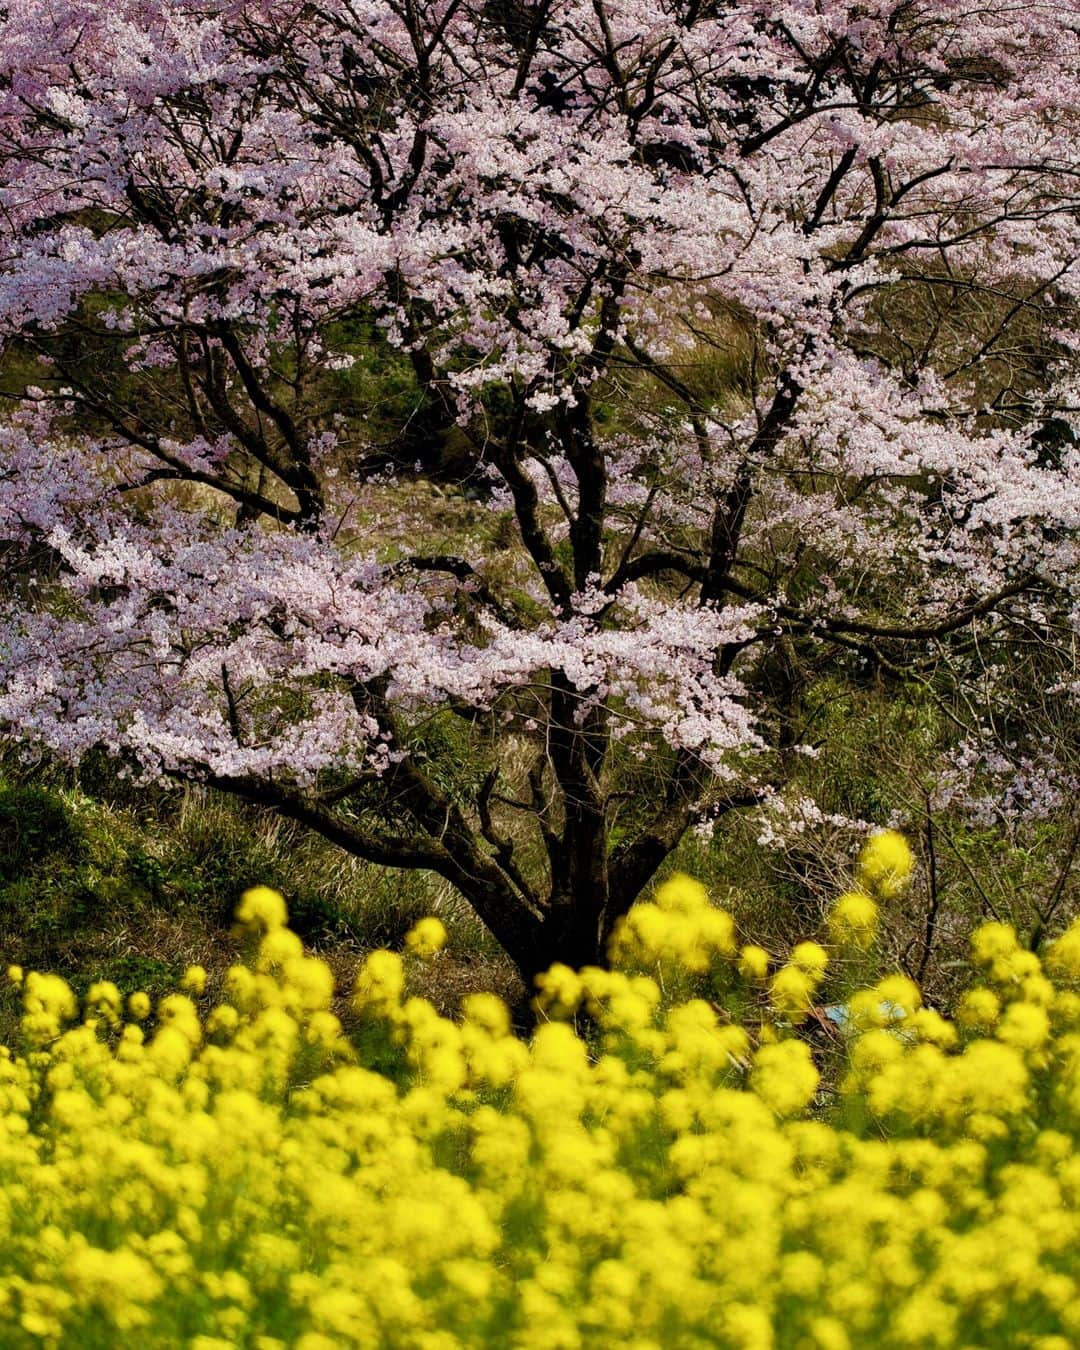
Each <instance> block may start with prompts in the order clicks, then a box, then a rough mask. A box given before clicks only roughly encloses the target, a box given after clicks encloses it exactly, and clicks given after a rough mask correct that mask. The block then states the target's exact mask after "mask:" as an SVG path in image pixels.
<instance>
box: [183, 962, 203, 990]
mask: <svg viewBox="0 0 1080 1350" xmlns="http://www.w3.org/2000/svg"><path fill="white" fill-rule="evenodd" d="M180 988H181V989H183V990H184V991H185V993H189V994H194V995H195V997H196V998H199V997H200V996H201V995H202V994H203V993H204V992H205V990H206V967H205V966H188V968H187V970H185V971H184V978H183V979H182V980H181V981H180Z"/></svg>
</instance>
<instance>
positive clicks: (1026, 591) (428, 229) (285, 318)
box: [0, 0, 1080, 976]
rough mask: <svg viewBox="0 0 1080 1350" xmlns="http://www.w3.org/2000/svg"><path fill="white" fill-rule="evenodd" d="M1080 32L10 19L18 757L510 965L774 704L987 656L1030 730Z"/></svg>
mask: <svg viewBox="0 0 1080 1350" xmlns="http://www.w3.org/2000/svg"><path fill="white" fill-rule="evenodd" d="M1078 36H1080V21H1078V13H1077V10H1076V8H1075V5H1073V4H1071V3H1064V2H1055V3H1035V4H1032V5H1027V6H1017V5H1015V4H1011V3H1005V2H1004V0H982V2H981V3H980V4H978V5H975V4H971V3H968V0H864V2H863V3H844V2H842V0H816V2H815V3H810V2H809V0H781V2H780V3H772V2H771V0H770V3H767V4H766V3H763V2H762V0H729V3H710V2H709V0H484V2H481V0H423V3H421V2H420V0H325V3H322V4H320V5H311V4H301V5H299V6H298V5H297V4H295V3H294V2H293V0H290V2H289V3H280V2H279V0H114V2H113V3H111V4H108V5H104V4H101V3H100V0H48V2H47V3H46V0H8V3H7V5H6V6H5V8H4V10H3V17H2V19H0V156H2V157H3V172H2V175H0V182H2V185H3V186H2V188H0V206H2V221H0V339H2V342H3V365H2V371H0V375H2V379H0V383H2V386H3V392H4V395H5V399H6V411H5V413H4V421H3V426H2V428H0V447H2V449H0V531H2V536H3V538H4V540H5V541H6V544H5V553H4V558H5V565H6V568H7V576H8V583H9V584H8V586H7V593H6V596H5V598H4V600H3V602H2V609H0V667H2V673H3V693H2V694H0V719H2V721H3V723H4V725H5V726H6V727H7V728H8V733H9V735H11V736H13V737H16V738H18V739H20V740H21V741H24V742H27V743H33V744H37V745H44V746H46V747H48V748H50V749H51V750H52V751H54V752H57V753H59V754H61V755H63V756H65V757H67V758H69V759H71V760H78V759H79V758H80V757H81V756H83V755H85V754H86V753H87V752H89V751H91V750H102V749H103V750H105V751H106V752H108V753H109V754H110V755H113V756H115V757H117V758H118V759H119V760H120V761H121V762H122V763H123V764H125V765H126V766H127V767H128V768H129V769H130V770H132V771H134V772H137V773H138V774H140V775H144V776H147V777H150V778H181V779H184V778H187V779H195V780H199V781H202V782H205V783H207V784H210V785H212V786H214V787H216V788H219V789H222V790H224V791H226V792H230V793H234V794H237V795H238V796H240V797H242V798H245V799H247V800H249V801H252V802H256V803H261V804H263V805H267V806H270V807H273V808H275V809H276V810H278V811H280V812H282V813H284V814H285V815H286V816H288V817H291V818H293V819H295V820H297V821H300V822H302V823H303V824H305V825H306V826H309V827H310V828H312V829H314V830H316V831H319V832H321V833H322V834H323V835H325V836H326V837H327V838H329V839H331V840H333V841H334V842H335V843H337V844H339V845H340V846H341V847H342V848H344V849H347V850H349V851H350V852H351V853H353V854H355V855H358V856H359V857H362V858H365V859H369V860H371V861H373V862H376V863H380V864H386V865H388V866H392V867H403V868H422V869H430V870H431V871H433V872H435V873H438V874H440V875H441V876H442V877H444V878H446V879H447V880H449V881H450V882H451V883H453V885H454V886H456V887H457V888H458V889H459V890H460V891H461V892H462V893H463V894H464V895H465V896H466V897H467V898H468V899H469V901H470V902H471V904H472V905H473V906H474V908H475V909H476V911H477V913H478V914H479V915H480V917H481V918H482V919H483V921H484V922H485V923H486V924H487V925H488V926H489V928H490V929H491V931H492V932H493V933H494V935H495V936H496V937H497V939H498V940H499V941H500V942H501V943H502V944H503V945H504V947H505V948H506V950H507V951H508V952H509V953H510V955H511V956H512V957H513V959H514V960H515V961H516V963H517V964H518V966H519V968H520V969H521V970H522V972H523V973H524V974H525V975H526V976H530V975H531V974H532V973H533V972H535V971H536V970H538V969H540V968H542V967H543V966H544V965H545V964H547V963H548V962H550V961H551V960H552V959H556V958H558V959H563V960H568V961H571V962H579V961H584V960H591V959H595V958H596V956H597V953H598V951H599V950H600V949H601V944H602V943H603V941H604V939H605V937H606V935H607V933H608V932H609V931H610V929H611V926H612V924H613V922H614V921H615V920H616V919H617V918H618V917H619V915H621V914H622V913H624V912H625V911H626V909H627V908H628V906H629V905H630V904H631V903H632V901H633V900H634V898H635V897H636V896H637V895H638V894H639V892H640V891H641V889H642V887H643V886H644V885H645V884H646V883H647V882H648V880H649V878H650V877H651V876H652V874H653V873H654V871H655V870H656V868H657V867H658V866H659V865H660V864H661V863H662V862H663V860H664V859H665V857H667V856H668V854H669V853H670V852H671V850H672V849H673V848H674V847H675V846H676V845H677V843H678V842H679V840H680V838H681V837H682V836H683V835H684V833H685V832H686V831H687V830H688V829H690V828H692V827H695V826H700V827H703V828H707V827H708V826H709V824H710V822H712V821H715V820H716V819H717V818H718V817H719V816H721V815H722V814H723V813H724V812H726V811H730V810H732V809H733V808H738V807H743V806H748V805H751V804H754V803H759V802H761V801H763V800H764V799H765V798H766V797H767V796H769V794H770V793H775V792H776V791H777V789H778V788H780V787H781V786H782V784H783V781H784V778H785V775H786V774H787V773H788V772H789V770H790V766H791V764H792V763H793V762H794V759H795V757H796V756H798V754H799V753H800V752H801V751H809V750H811V749H812V746H811V745H809V744H807V742H808V741H812V733H808V732H807V730H806V728H805V727H804V726H803V722H802V719H801V716H800V698H801V692H802V690H803V689H804V687H805V683H806V680H807V679H808V678H809V672H812V671H814V670H817V669H820V668H822V666H823V665H828V666H829V667H831V668H836V669H844V670H848V671H850V672H853V674H854V675H857V676H860V677H865V676H866V675H867V674H876V675H877V676H880V677H881V678H884V679H897V680H902V679H922V680H925V681H927V682H934V681H941V680H944V679H946V678H947V679H948V680H949V681H951V682H952V684H951V686H950V687H952V688H955V689H957V690H960V691H962V689H963V687H964V681H965V679H967V678H969V676H971V675H972V673H975V674H977V675H978V678H979V679H980V680H981V681H982V682H983V684H984V685H985V682H986V681H987V680H988V679H990V678H993V679H994V681H995V682H996V683H995V687H997V688H999V689H1001V690H1003V691H1006V692H1007V691H1008V689H1009V683H1010V681H1009V670H1008V661H1007V659H1005V658H1006V657H1007V653H1008V650H1009V648H1008V642H1009V638H1010V634H1015V633H1016V632H1017V631H1019V630H1020V629H1022V630H1023V631H1024V632H1025V633H1029V634H1030V633H1037V634H1038V635H1039V639H1040V643H1041V650H1042V651H1043V653H1044V654H1045V660H1044V663H1043V670H1042V676H1043V678H1044V681H1045V696H1046V698H1047V699H1051V700H1054V701H1056V704H1057V705H1059V706H1060V707H1067V706H1070V705H1071V702H1074V701H1075V699H1076V696H1077V694H1078V693H1080V680H1078V676H1077V670H1076V664H1075V655H1074V654H1075V644H1076V641H1077V633H1078V630H1080V609H1078V607H1077V600H1076V596H1077V590H1076V585H1075V583H1076V579H1077V570H1078V569H1077V563H1078V554H1077V537H1076V526H1077V523H1078V519H1080V453H1078V442H1077V431H1078V429H1080V420H1078V408H1080V385H1078V380H1077V373H1076V364H1075V354H1076V302H1077V299H1078V294H1080V271H1078V266H1077V257H1078V253H1080V214H1078V208H1080V178H1078V175H1077V168H1076V165H1077V163H1078V162H1080V158H1078V154H1077V149H1078V147H1077V121H1078V118H1077V110H1078V101H1080V82H1078V80H1077V74H1076V72H1077V70H1078V69H1080V50H1078V48H1080V41H1078ZM432 480H436V481H441V482H442V483H444V484H447V483H449V484H450V485H451V486H450V487H449V488H446V489H441V491H443V492H444V493H445V494H446V495H444V497H443V498H441V499H440V500H441V501H442V502H443V503H444V504H445V509H444V508H443V507H440V511H441V513H442V516H446V515H447V513H449V515H450V516H451V517H452V520H451V521H450V523H449V524H446V523H437V521H436V516H435V512H434V510H433V506H432V498H431V497H430V496H427V497H425V496H424V495H423V491H422V489H423V487H424V484H425V483H427V482H429V481H432ZM972 652H976V653H977V655H978V661H977V662H976V663H974V664H972V663H971V662H970V661H969V659H968V658H969V657H970V655H971V653H972ZM988 670H989V671H990V672H991V674H988ZM965 744H968V742H965ZM628 782H629V783H631V784H635V783H636V784H637V785H638V787H637V788H636V789H635V790H630V791H628V790H626V789H625V784H626V783H628ZM646 789H647V790H646Z"/></svg>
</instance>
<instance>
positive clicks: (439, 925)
mask: <svg viewBox="0 0 1080 1350" xmlns="http://www.w3.org/2000/svg"><path fill="white" fill-rule="evenodd" d="M405 946H406V948H407V949H408V950H409V951H410V952H411V953H412V955H413V956H418V957H420V958H421V960H425V961H426V960H430V959H431V957H433V956H435V955H436V954H437V953H438V952H441V951H442V949H443V948H444V947H445V946H446V927H445V925H444V924H443V922H442V920H441V919H436V918H435V917H434V916H433V915H429V916H428V917H427V918H426V919H420V920H419V922H417V923H415V924H413V926H412V927H411V928H410V929H409V931H408V932H407V933H406V934H405Z"/></svg>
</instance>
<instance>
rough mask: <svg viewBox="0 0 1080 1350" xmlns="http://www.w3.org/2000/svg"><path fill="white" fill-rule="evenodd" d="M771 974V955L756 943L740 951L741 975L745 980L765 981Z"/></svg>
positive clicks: (749, 944) (748, 944)
mask: <svg viewBox="0 0 1080 1350" xmlns="http://www.w3.org/2000/svg"><path fill="white" fill-rule="evenodd" d="M768 973H769V953H768V952H767V951H766V950H765V948H764V947H759V946H757V945H756V943H753V942H751V943H747V945H746V946H745V947H743V948H741V949H740V951H739V974H740V975H741V976H742V977H743V979H745V980H763V979H764V978H765V977H766V975H768Z"/></svg>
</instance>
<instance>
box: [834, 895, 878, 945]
mask: <svg viewBox="0 0 1080 1350" xmlns="http://www.w3.org/2000/svg"><path fill="white" fill-rule="evenodd" d="M827 923H828V928H829V936H830V937H831V938H832V940H833V941H834V942H835V943H836V944H837V945H838V946H841V947H856V948H858V949H860V950H862V951H868V950H869V949H870V947H872V946H873V943H874V938H875V937H876V936H877V928H878V907H877V904H876V903H875V901H874V899H873V898H872V897H871V896H870V895H868V894H867V893H866V891H845V893H844V894H843V895H841V896H839V897H838V899H837V900H835V901H834V903H833V906H832V908H831V909H830V910H829V914H828V918H827Z"/></svg>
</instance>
